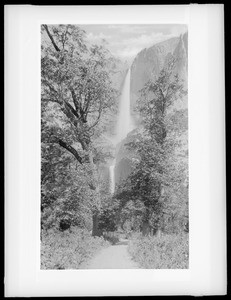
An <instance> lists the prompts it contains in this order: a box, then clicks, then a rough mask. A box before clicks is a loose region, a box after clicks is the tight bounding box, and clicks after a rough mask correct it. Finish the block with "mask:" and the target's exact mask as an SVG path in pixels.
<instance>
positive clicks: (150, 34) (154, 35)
mask: <svg viewBox="0 0 231 300" xmlns="http://www.w3.org/2000/svg"><path fill="white" fill-rule="evenodd" d="M78 26H79V27H80V28H82V29H84V30H85V31H86V38H87V40H88V41H89V42H90V43H93V44H102V43H104V44H105V45H106V46H107V48H108V49H109V50H110V51H111V53H112V54H114V55H115V56H117V57H119V58H120V59H122V60H124V61H125V60H127V61H130V60H132V59H133V58H134V57H135V56H136V54H138V53H139V52H140V51H141V50H142V49H144V48H148V47H150V46H152V45H154V44H156V43H158V42H162V41H164V40H167V39H169V38H172V37H176V36H180V34H182V33H184V32H186V31H187V26H186V25H180V24H174V25H171V24H167V25H161V24H158V25H157V24H152V25H146V24H145V25H140V24H139V25H98V24H97V25H93V24H91V25H83V24H81V25H78Z"/></svg>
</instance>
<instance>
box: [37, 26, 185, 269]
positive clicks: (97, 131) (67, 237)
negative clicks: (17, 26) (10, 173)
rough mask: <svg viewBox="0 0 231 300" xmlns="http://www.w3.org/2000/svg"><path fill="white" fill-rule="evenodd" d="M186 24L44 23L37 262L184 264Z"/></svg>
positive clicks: (51, 265)
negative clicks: (39, 234)
mask: <svg viewBox="0 0 231 300" xmlns="http://www.w3.org/2000/svg"><path fill="white" fill-rule="evenodd" d="M189 185H190V182H189V176H188V28H187V25H185V24H143V25H142V24H125V25H123V24H121V25H120V24H116V25H113V24H102V25H101V24H96V25H94V24H89V25H87V24H42V25H41V236H40V239H41V248H40V250H41V266H40V267H41V269H45V270H54V269H55V270H66V269H74V270H75V269H188V268H189V255H190V253H189V228H190V220H189V213H188V198H189V197H188V189H189Z"/></svg>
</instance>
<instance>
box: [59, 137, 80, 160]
mask: <svg viewBox="0 0 231 300" xmlns="http://www.w3.org/2000/svg"><path fill="white" fill-rule="evenodd" d="M57 142H58V144H59V145H60V146H61V147H63V148H64V149H66V150H67V151H69V152H70V153H71V154H73V155H74V157H75V158H76V159H77V160H78V162H79V163H80V164H83V159H82V157H81V156H80V155H79V154H78V152H77V151H76V150H75V148H73V147H72V146H70V145H68V144H67V143H66V142H64V141H62V140H61V139H58V141H57Z"/></svg>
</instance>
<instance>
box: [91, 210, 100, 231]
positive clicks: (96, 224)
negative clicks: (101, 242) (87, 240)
mask: <svg viewBox="0 0 231 300" xmlns="http://www.w3.org/2000/svg"><path fill="white" fill-rule="evenodd" d="M92 223H93V225H92V236H101V234H102V232H101V230H99V213H98V211H95V212H94V213H93V216H92Z"/></svg>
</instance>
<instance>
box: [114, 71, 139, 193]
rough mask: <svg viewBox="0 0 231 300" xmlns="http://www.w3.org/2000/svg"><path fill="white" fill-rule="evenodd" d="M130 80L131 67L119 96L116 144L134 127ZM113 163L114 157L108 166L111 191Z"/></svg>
mask: <svg viewBox="0 0 231 300" xmlns="http://www.w3.org/2000/svg"><path fill="white" fill-rule="evenodd" d="M130 82H131V69H129V70H128V72H127V74H126V77H125V80H124V84H123V89H122V93H121V97H120V105H119V115H118V121H117V126H116V137H115V143H116V145H117V144H119V143H120V142H121V141H122V140H123V139H125V138H126V136H127V134H128V133H129V132H130V131H131V130H133V128H134V125H133V121H132V117H131V111H130ZM115 165H116V158H115V160H114V161H113V164H112V165H111V166H110V167H109V174H110V191H111V193H114V189H115V176H114V170H115Z"/></svg>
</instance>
